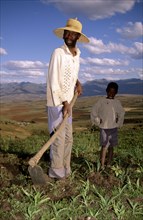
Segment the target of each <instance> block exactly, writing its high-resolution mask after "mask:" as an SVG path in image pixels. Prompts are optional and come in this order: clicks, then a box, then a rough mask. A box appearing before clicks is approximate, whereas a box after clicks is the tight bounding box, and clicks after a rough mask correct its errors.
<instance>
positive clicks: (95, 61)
mask: <svg viewBox="0 0 143 220" xmlns="http://www.w3.org/2000/svg"><path fill="white" fill-rule="evenodd" d="M81 64H84V65H87V64H88V65H98V66H127V65H128V64H129V61H127V60H116V59H108V58H103V59H99V58H92V57H87V58H86V59H83V58H82V59H81Z"/></svg>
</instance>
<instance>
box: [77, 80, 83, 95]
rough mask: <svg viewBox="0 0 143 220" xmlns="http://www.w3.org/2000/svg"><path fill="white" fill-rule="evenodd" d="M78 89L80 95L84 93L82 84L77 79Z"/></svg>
mask: <svg viewBox="0 0 143 220" xmlns="http://www.w3.org/2000/svg"><path fill="white" fill-rule="evenodd" d="M76 91H77V93H78V95H81V94H82V85H81V83H80V82H79V80H77V82H76Z"/></svg>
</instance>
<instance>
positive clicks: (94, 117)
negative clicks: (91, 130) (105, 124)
mask: <svg viewBox="0 0 143 220" xmlns="http://www.w3.org/2000/svg"><path fill="white" fill-rule="evenodd" d="M98 109H99V101H98V102H97V103H96V104H94V105H93V107H92V110H91V114H90V119H91V123H92V125H97V126H99V124H100V123H101V119H100V118H99V116H98V111H99V110H98Z"/></svg>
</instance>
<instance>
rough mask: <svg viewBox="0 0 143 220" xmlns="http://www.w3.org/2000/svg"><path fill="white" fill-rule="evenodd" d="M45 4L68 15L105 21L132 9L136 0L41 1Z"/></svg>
mask: <svg viewBox="0 0 143 220" xmlns="http://www.w3.org/2000/svg"><path fill="white" fill-rule="evenodd" d="M41 2H42V3H45V4H53V5H54V6H55V7H56V8H58V9H59V10H60V11H62V12H64V13H66V14H72V15H77V14H82V15H85V16H87V17H88V18H89V19H92V20H96V19H103V18H107V17H111V16H113V15H115V14H116V13H125V12H127V11H129V10H131V9H132V7H133V6H134V4H135V2H136V0H126V1H125V0H119V1H118V0H108V1H106V0H90V1H87V0H78V1H77V0H68V1H65V0H60V1H57V0H41Z"/></svg>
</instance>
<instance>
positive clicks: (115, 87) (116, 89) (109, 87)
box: [106, 82, 119, 94]
mask: <svg viewBox="0 0 143 220" xmlns="http://www.w3.org/2000/svg"><path fill="white" fill-rule="evenodd" d="M118 87H119V86H118V84H117V83H115V82H110V83H109V84H108V85H107V88H106V92H108V91H109V89H111V88H114V89H115V92H116V94H117V93H118Z"/></svg>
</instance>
